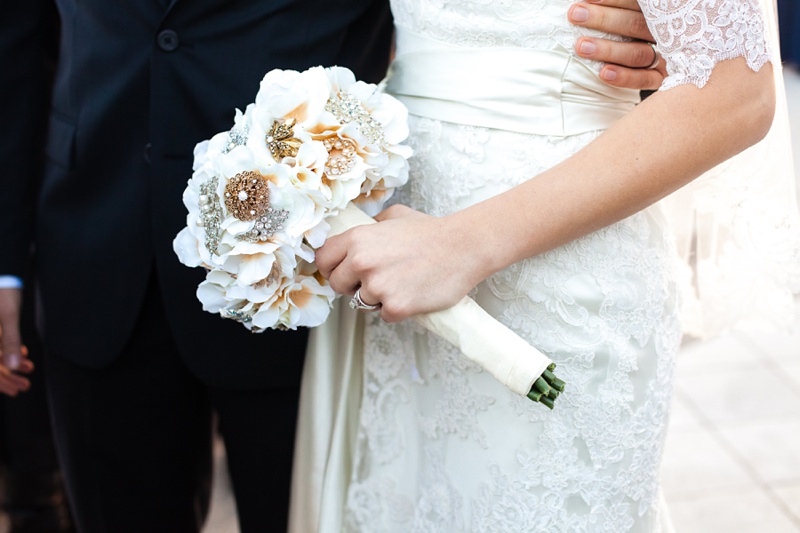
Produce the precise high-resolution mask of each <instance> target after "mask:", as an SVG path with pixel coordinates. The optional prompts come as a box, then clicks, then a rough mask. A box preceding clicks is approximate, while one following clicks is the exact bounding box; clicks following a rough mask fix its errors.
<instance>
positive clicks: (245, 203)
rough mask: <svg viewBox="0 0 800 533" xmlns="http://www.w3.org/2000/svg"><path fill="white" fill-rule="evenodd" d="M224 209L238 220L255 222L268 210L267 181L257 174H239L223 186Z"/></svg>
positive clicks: (248, 172) (251, 172)
mask: <svg viewBox="0 0 800 533" xmlns="http://www.w3.org/2000/svg"><path fill="white" fill-rule="evenodd" d="M225 207H227V208H228V212H230V213H231V214H232V215H233V216H234V217H236V218H238V219H239V220H244V221H250V220H255V219H257V218H258V217H260V216H261V215H263V214H264V213H266V212H267V209H269V188H268V187H267V180H266V179H264V176H262V175H261V174H259V173H258V172H253V171H247V172H240V173H239V174H236V175H235V176H234V177H232V178H231V179H230V180H228V184H227V185H226V186H225Z"/></svg>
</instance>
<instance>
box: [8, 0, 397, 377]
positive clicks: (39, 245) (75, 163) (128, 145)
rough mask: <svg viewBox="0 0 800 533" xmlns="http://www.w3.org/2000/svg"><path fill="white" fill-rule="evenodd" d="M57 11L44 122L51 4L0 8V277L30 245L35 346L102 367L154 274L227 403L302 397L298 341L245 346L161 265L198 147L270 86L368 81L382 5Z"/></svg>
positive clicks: (25, 0)
mask: <svg viewBox="0 0 800 533" xmlns="http://www.w3.org/2000/svg"><path fill="white" fill-rule="evenodd" d="M54 4H55V5H56V7H57V10H58V15H59V17H58V18H59V19H60V39H59V41H58V60H57V69H56V75H55V81H54V83H53V85H52V87H53V89H52V99H51V102H52V103H51V105H50V106H49V113H45V110H46V109H47V106H46V105H44V104H43V101H44V100H45V98H46V95H47V88H48V86H47V70H46V67H45V65H46V62H45V61H43V60H42V58H43V57H46V55H47V50H48V49H47V46H46V43H47V42H48V36H51V35H52V34H53V30H52V28H51V27H50V26H49V25H48V24H47V23H46V21H47V20H48V16H49V14H50V13H51V11H52V9H53V3H52V2H47V1H43V0H15V1H13V2H12V1H7V0H4V1H3V2H2V10H0V12H2V13H3V17H2V18H3V19H4V21H3V22H2V23H1V24H2V28H0V35H2V36H0V58H1V59H2V60H3V64H9V63H10V64H12V65H13V67H12V68H11V69H10V71H11V72H10V74H8V75H7V73H6V72H4V73H3V74H2V76H3V78H4V80H3V83H2V94H0V106H1V107H0V109H1V110H2V116H3V117H4V122H6V124H7V127H6V128H5V129H4V131H3V132H2V151H0V157H2V160H0V163H2V169H3V170H2V171H0V239H2V242H3V243H4V245H3V250H2V256H1V257H0V274H21V273H22V265H23V263H24V260H25V258H26V257H27V253H28V248H29V243H30V241H31V239H33V241H34V242H35V246H36V249H37V257H38V261H37V273H38V274H37V275H38V280H37V281H38V285H39V289H40V297H41V305H42V307H41V310H42V313H43V314H42V317H43V320H42V328H43V335H44V340H45V343H46V345H47V346H48V348H49V349H51V350H53V351H54V352H55V353H58V354H59V355H62V356H65V357H67V358H69V359H71V360H73V361H75V362H78V363H80V364H83V365H85V366H89V367H99V366H102V365H104V364H107V363H108V362H109V361H111V360H113V358H114V357H116V356H117V354H119V352H120V351H121V349H122V347H123V346H124V344H125V342H126V341H127V339H128V336H129V334H130V331H131V329H132V328H133V326H134V322H135V320H136V318H137V316H138V313H139V308H140V304H141V302H142V299H143V296H144V293H145V290H146V288H147V284H148V280H149V278H150V276H151V272H152V270H153V265H155V268H156V269H157V272H158V280H159V283H160V285H161V287H162V292H163V298H164V303H165V306H166V309H167V314H168V317H169V321H170V326H171V330H172V331H173V333H174V336H175V339H176V341H177V342H178V345H179V347H180V348H181V351H182V353H183V354H184V357H185V359H186V361H187V363H188V364H189V366H190V367H191V368H192V369H193V371H194V372H195V373H196V374H198V375H199V376H200V377H201V378H202V379H204V380H205V381H206V382H208V383H209V384H212V385H215V386H221V387H233V388H250V387H260V386H265V385H268V386H269V385H281V384H296V380H297V377H298V376H299V372H300V369H301V366H302V352H303V349H304V345H305V343H304V341H305V332H304V331H299V332H272V331H270V332H267V333H264V334H261V335H253V334H251V333H249V332H247V331H246V330H245V329H244V328H243V327H242V326H241V325H239V324H237V323H234V322H231V321H226V320H223V319H221V318H220V317H218V316H212V315H210V314H208V313H205V312H203V311H202V310H201V305H200V303H199V302H198V301H197V299H196V297H195V290H196V287H197V284H198V283H199V282H200V281H202V279H203V276H204V272H202V270H200V269H188V268H186V267H184V266H183V265H181V264H179V263H178V261H177V258H176V257H175V254H174V253H173V251H172V239H173V238H174V236H175V235H176V234H177V232H178V231H179V230H180V229H181V227H182V226H183V225H184V224H185V214H186V213H185V209H184V207H183V205H182V203H181V194H182V191H183V189H184V188H185V186H186V182H187V180H188V179H189V177H190V176H191V165H192V151H193V148H194V146H195V144H196V143H197V142H199V141H201V140H203V139H205V138H208V137H210V136H212V135H213V134H214V133H217V132H218V131H221V130H225V129H228V128H230V126H231V125H232V119H233V113H234V109H235V108H237V107H239V108H242V109H243V108H244V106H246V105H247V103H249V102H251V101H252V100H253V98H254V96H255V93H256V91H257V89H258V82H259V81H260V79H261V78H262V77H263V75H264V74H265V73H266V72H267V71H268V70H270V69H273V68H284V69H297V70H302V69H305V68H307V67H310V66H313V65H324V66H330V65H344V66H347V67H350V68H352V69H353V70H354V71H355V72H356V75H357V76H358V77H359V78H361V79H365V80H368V81H373V82H374V81H377V80H379V79H380V78H381V77H382V75H383V74H384V72H385V70H386V65H387V61H388V49H389V42H390V39H391V21H390V15H389V8H388V2H387V1H386V0H119V1H115V2H108V1H106V0H82V1H80V2H78V1H77V0H56V1H55V2H54ZM45 131H46V140H45V142H44V144H43V145H42V143H41V142H40V137H41V136H42V133H43V132H45ZM42 146H43V148H42ZM42 151H43V152H44V153H45V154H46V156H45V158H44V161H45V163H44V169H43V172H42V174H41V184H40V185H38V186H35V184H34V181H35V180H34V179H33V177H34V176H35V175H36V168H35V166H36V162H37V161H40V160H41V158H39V157H37V155H38V154H40V153H42ZM34 207H35V217H34V218H35V222H33V223H32V222H30V218H29V217H30V216H31V213H32V212H33V211H34ZM31 228H33V231H34V233H33V234H30V233H28V230H29V229H31Z"/></svg>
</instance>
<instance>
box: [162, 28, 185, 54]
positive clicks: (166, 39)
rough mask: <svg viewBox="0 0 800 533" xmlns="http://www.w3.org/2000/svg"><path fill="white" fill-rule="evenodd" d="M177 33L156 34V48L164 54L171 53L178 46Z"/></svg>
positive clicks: (171, 31) (167, 31) (165, 31)
mask: <svg viewBox="0 0 800 533" xmlns="http://www.w3.org/2000/svg"><path fill="white" fill-rule="evenodd" d="M180 42H181V41H180V39H179V38H178V33H177V32H175V31H173V30H164V31H162V32H161V33H159V34H158V47H159V48H161V49H162V50H163V51H165V52H173V51H175V50H176V49H177V48H178V45H179V44H180Z"/></svg>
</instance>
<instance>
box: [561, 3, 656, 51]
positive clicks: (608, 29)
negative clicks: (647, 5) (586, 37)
mask: <svg viewBox="0 0 800 533" xmlns="http://www.w3.org/2000/svg"><path fill="white" fill-rule="evenodd" d="M567 18H568V19H569V21H570V22H571V23H573V24H575V25H576V26H581V27H584V28H592V29H595V30H599V31H602V32H605V33H613V34H615V35H622V36H623V37H632V38H634V39H639V40H641V41H649V42H653V36H652V35H651V34H650V30H649V29H647V22H646V21H645V18H644V15H642V14H641V13H640V12H637V11H631V10H630V9H623V8H619V7H605V6H600V5H597V4H590V3H588V2H580V3H577V4H572V5H571V6H570V7H569V9H568V10H567Z"/></svg>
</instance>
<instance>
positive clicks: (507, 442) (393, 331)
mask: <svg viewBox="0 0 800 533" xmlns="http://www.w3.org/2000/svg"><path fill="white" fill-rule="evenodd" d="M571 2H572V0H393V2H392V10H393V13H394V17H395V22H396V26H397V31H398V35H397V37H398V40H397V59H396V62H395V65H394V67H393V73H392V74H391V78H390V80H389V82H388V85H387V90H389V91H390V92H393V93H395V94H397V95H398V97H400V98H401V100H403V101H404V102H406V104H407V105H408V106H409V109H410V111H411V113H412V115H411V117H410V126H411V137H410V143H411V145H412V147H413V149H414V157H413V159H412V168H411V179H410V183H409V185H408V186H407V187H406V188H405V189H404V190H403V191H402V192H401V194H400V196H399V201H400V202H402V203H405V204H407V205H410V206H412V207H414V208H416V209H419V210H421V211H424V212H427V213H431V214H433V215H446V214H448V213H451V212H453V211H455V210H458V209H463V208H464V207H467V206H469V205H471V204H473V203H475V202H479V201H481V200H483V199H485V198H488V197H490V196H493V195H495V194H497V193H499V192H501V191H505V190H507V189H509V188H511V187H514V186H515V185H517V184H519V183H521V182H523V181H525V180H528V179H531V178H533V179H535V176H536V175H538V174H540V173H541V172H542V171H544V170H546V169H548V168H550V167H552V166H554V165H556V164H557V163H559V162H560V161H562V160H564V159H565V158H568V157H569V156H570V155H572V154H574V153H575V152H576V151H578V150H580V149H581V148H582V147H583V146H585V145H586V144H587V143H588V142H590V141H591V140H592V139H594V138H595V137H596V136H597V135H599V134H600V131H601V130H602V129H604V128H606V127H608V126H609V125H610V124H611V123H612V122H613V121H614V120H616V118H618V117H619V116H621V115H622V114H624V113H625V112H627V111H628V110H630V109H631V108H632V107H633V106H634V105H635V103H636V102H637V100H638V94H637V93H636V92H632V91H626V90H618V89H612V88H610V87H608V86H605V85H604V84H603V83H601V82H600V81H599V80H598V79H597V77H596V74H597V72H598V71H599V68H600V65H599V64H594V63H591V62H586V61H584V60H582V59H579V58H577V57H576V56H575V55H574V54H573V52H572V50H573V46H574V43H575V41H576V39H577V38H578V37H579V36H580V35H581V34H583V33H590V32H588V31H587V30H582V29H580V28H577V27H575V26H572V25H570V24H569V23H568V22H567V19H566V11H567V8H568V6H569V5H570V4H571ZM642 4H643V9H644V10H645V13H646V15H647V17H648V20H649V23H650V25H651V28H652V29H653V30H654V33H655V35H656V37H657V38H658V41H659V47H660V50H661V52H662V53H663V54H664V56H665V57H666V58H667V59H668V61H669V62H670V66H671V72H672V75H671V76H670V77H669V78H668V79H667V81H666V86H668V87H671V86H675V85H679V84H683V83H694V84H695V85H698V86H702V85H703V84H704V83H705V82H706V81H707V80H708V77H709V75H710V72H711V69H712V68H713V65H714V63H715V62H717V61H720V60H722V59H726V58H730V57H736V56H744V57H745V58H746V59H747V62H748V64H749V65H750V66H751V68H754V69H758V68H760V67H761V66H762V65H763V64H764V63H765V62H766V61H768V60H769V58H770V55H769V54H770V52H769V50H768V47H767V46H766V43H765V38H764V29H763V23H762V17H761V15H760V14H759V8H758V4H757V3H756V2H755V1H750V0H721V1H719V0H715V1H711V0H670V1H669V2H667V1H666V0H649V1H646V2H642ZM715 39H716V40H715ZM519 70H526V71H530V72H529V73H528V74H524V75H523V74H519V73H518V72H517V71H519ZM516 78H521V81H520V80H518V79H516ZM654 127H657V125H654ZM598 164H602V162H598ZM665 209H666V208H665V206H664V205H661V204H658V205H655V206H652V207H650V208H648V209H646V210H644V211H642V212H640V213H638V214H636V215H634V216H631V217H630V218H627V219H625V220H623V221H621V222H619V223H617V224H614V225H612V226H610V227H607V228H604V229H602V230H600V231H597V232H595V233H592V234H589V235H587V236H585V237H582V238H579V239H577V240H575V241H573V242H570V243H568V244H566V245H564V246H561V247H559V248H556V249H554V250H552V251H550V252H548V253H545V254H542V255H541V256H537V257H533V258H530V259H527V260H525V261H522V262H520V263H517V264H514V265H512V266H510V267H508V268H506V269H505V270H502V271H500V272H498V273H497V274H495V275H493V276H492V277H490V278H489V279H487V280H486V281H485V282H483V283H481V284H480V285H479V286H478V287H477V288H476V289H475V290H474V291H473V293H472V294H471V296H472V297H473V298H475V299H476V300H477V302H478V303H479V304H480V305H481V306H483V307H484V308H485V309H487V310H488V311H489V312H490V313H491V314H492V315H493V316H495V317H496V318H497V319H498V320H500V321H501V322H503V323H504V324H506V325H507V326H509V327H511V328H512V329H513V330H515V331H516V332H517V333H518V334H519V335H521V336H523V337H524V338H525V339H526V340H527V341H529V342H530V343H531V344H532V345H534V346H536V347H537V348H539V349H540V350H542V351H543V352H545V353H547V354H548V355H549V356H550V357H551V358H552V359H553V360H554V361H555V362H556V363H557V364H558V375H559V377H561V378H562V379H563V380H565V381H566V382H567V387H568V388H567V390H566V392H564V393H563V394H562V395H561V396H560V397H559V398H558V401H557V402H556V408H555V409H554V410H553V411H550V410H547V409H546V408H544V407H543V406H542V405H540V404H534V403H533V402H531V401H530V400H528V399H526V398H523V397H519V396H517V395H515V394H513V393H511V392H510V391H509V390H507V389H506V388H505V387H504V386H503V385H501V384H500V383H499V382H497V381H496V380H495V379H494V378H493V377H492V376H490V375H488V374H487V373H486V372H482V371H481V369H480V368H479V367H477V366H476V365H475V364H473V363H471V362H470V361H469V360H467V359H466V358H464V357H463V356H462V355H461V354H460V352H458V351H457V350H456V349H454V348H453V347H452V346H450V345H449V344H447V343H446V342H444V341H442V340H440V339H439V338H437V337H435V336H433V335H430V334H427V333H425V332H424V331H423V330H421V329H419V328H418V327H417V326H415V325H414V324H412V323H411V322H410V321H406V322H404V323H401V324H396V325H389V324H386V323H383V322H381V321H380V320H379V319H378V318H377V317H376V316H375V315H367V316H366V317H364V315H361V314H355V313H352V312H349V310H336V312H335V313H334V315H333V316H332V318H331V320H330V321H329V323H328V324H327V326H326V327H324V328H322V329H321V330H320V331H317V332H316V333H315V336H314V338H313V340H312V345H311V347H310V349H309V359H308V361H307V369H306V376H305V384H304V393H303V399H302V406H301V414H300V417H301V419H300V426H299V432H298V444H297V446H298V448H297V456H296V460H295V483H294V487H293V508H292V522H293V526H292V528H293V530H294V531H297V532H309V531H330V532H338V531H348V532H349V531H353V532H364V533H379V532H403V533H405V532H448V533H449V532H467V531H470V532H472V531H475V532H510V531H525V532H570V533H572V532H599V531H606V532H614V533H619V532H623V531H635V532H652V531H661V530H662V528H663V529H668V526H667V525H665V523H666V522H667V518H666V516H665V515H664V513H661V512H660V509H661V506H660V503H659V502H660V490H659V483H658V470H659V461H660V457H661V453H662V449H663V445H664V437H665V430H666V427H667V420H668V416H669V411H670V401H671V395H672V380H673V376H674V359H675V354H676V352H677V350H678V347H679V344H680V341H681V336H682V327H681V321H680V320H679V307H680V301H679V300H680V298H679V296H678V295H679V293H680V291H679V289H678V285H679V283H680V282H681V279H682V277H683V271H682V269H681V267H680V266H679V265H680V262H679V261H678V251H677V250H676V247H675V240H674V237H673V233H672V232H671V230H670V228H669V227H668V222H667V217H666V216H665V215H666V213H665ZM442 238H446V236H442ZM363 321H365V323H363ZM362 349H363V354H362V353H361V351H362ZM362 358H363V359H362ZM362 365H363V366H362Z"/></svg>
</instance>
